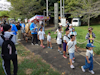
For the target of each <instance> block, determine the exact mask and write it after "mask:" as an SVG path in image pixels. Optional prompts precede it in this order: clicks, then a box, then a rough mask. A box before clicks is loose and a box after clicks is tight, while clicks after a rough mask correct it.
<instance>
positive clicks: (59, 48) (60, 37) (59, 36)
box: [57, 27, 63, 54]
mask: <svg viewBox="0 0 100 75" xmlns="http://www.w3.org/2000/svg"><path fill="white" fill-rule="evenodd" d="M58 30H59V31H58V34H57V44H58V52H59V53H60V54H63V53H62V51H61V45H62V33H61V27H58Z"/></svg>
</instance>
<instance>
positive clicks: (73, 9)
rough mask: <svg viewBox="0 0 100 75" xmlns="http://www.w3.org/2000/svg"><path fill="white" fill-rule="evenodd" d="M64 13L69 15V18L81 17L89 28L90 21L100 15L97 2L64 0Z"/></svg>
mask: <svg viewBox="0 0 100 75" xmlns="http://www.w3.org/2000/svg"><path fill="white" fill-rule="evenodd" d="M65 11H66V12H69V13H71V17H81V16H83V20H84V21H85V22H87V23H88V26H90V19H91V18H96V17H98V15H100V1H99V0H66V10H65Z"/></svg>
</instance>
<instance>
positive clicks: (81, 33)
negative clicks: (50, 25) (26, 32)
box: [46, 25, 100, 55]
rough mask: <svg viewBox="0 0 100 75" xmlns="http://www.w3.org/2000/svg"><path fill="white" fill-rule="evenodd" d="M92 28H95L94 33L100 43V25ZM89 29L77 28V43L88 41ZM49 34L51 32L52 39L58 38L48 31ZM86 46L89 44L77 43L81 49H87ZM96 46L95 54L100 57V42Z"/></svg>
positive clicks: (84, 27)
mask: <svg viewBox="0 0 100 75" xmlns="http://www.w3.org/2000/svg"><path fill="white" fill-rule="evenodd" d="M91 27H93V29H94V30H93V32H94V33H95V35H96V38H95V39H96V40H98V41H100V25H92V26H91ZM87 29H88V26H80V27H75V30H76V32H77V34H78V35H77V41H78V42H84V41H86V39H85V36H86V34H87V32H88V30H87ZM48 32H51V37H52V38H55V37H56V35H55V34H54V31H51V30H47V31H46V35H47V34H48ZM63 34H64V33H63ZM86 44H87V43H85V44H78V43H77V46H78V47H80V48H85V47H86ZM94 45H95V46H96V47H95V48H94V52H95V53H96V54H98V55H100V43H98V42H96V41H95V42H94Z"/></svg>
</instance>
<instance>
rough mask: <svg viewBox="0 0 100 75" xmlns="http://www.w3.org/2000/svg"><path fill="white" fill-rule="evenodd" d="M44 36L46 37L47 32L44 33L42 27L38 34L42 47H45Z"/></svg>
mask: <svg viewBox="0 0 100 75" xmlns="http://www.w3.org/2000/svg"><path fill="white" fill-rule="evenodd" d="M44 36H45V32H44V31H42V27H41V28H40V31H39V32H38V39H39V40H40V42H41V45H40V46H41V47H43V48H44V47H45V46H44V45H43V40H44Z"/></svg>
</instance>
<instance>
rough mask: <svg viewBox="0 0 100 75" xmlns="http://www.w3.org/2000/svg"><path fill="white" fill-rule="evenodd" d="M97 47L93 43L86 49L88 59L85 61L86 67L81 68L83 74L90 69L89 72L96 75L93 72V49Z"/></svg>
mask: <svg viewBox="0 0 100 75" xmlns="http://www.w3.org/2000/svg"><path fill="white" fill-rule="evenodd" d="M93 47H95V46H93V45H92V44H91V43H89V44H87V46H86V49H87V52H86V59H85V65H84V66H81V69H82V71H83V72H85V70H86V69H89V72H90V73H91V74H95V73H94V71H93V50H92V48H93Z"/></svg>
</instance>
